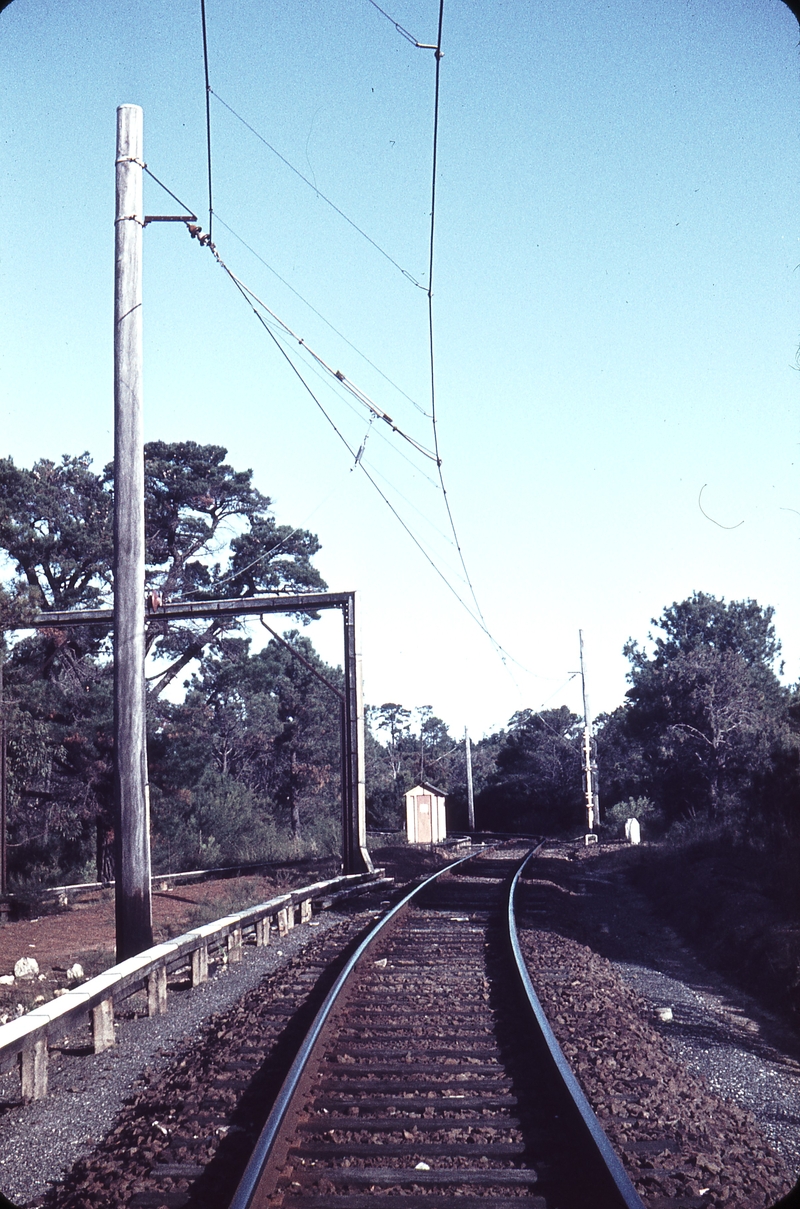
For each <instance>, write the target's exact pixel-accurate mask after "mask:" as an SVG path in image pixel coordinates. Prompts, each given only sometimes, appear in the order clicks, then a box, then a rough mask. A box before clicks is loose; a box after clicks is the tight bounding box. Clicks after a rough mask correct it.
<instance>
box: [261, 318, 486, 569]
mask: <svg viewBox="0 0 800 1209" xmlns="http://www.w3.org/2000/svg"><path fill="white" fill-rule="evenodd" d="M248 302H250V300H249V299H248ZM250 305H251V307H252V302H250ZM257 314H258V313H257ZM258 318H259V321H260V322H261V324H262V326H263V327H265V328H266V329H267V330H268V331H269V333H270V335H271V336H272V338H273V340H276V341H278V342H279V343H280V344H281V348H282V351H283V343H282V340H283V333H282V332H281V331H280V330H278V331H275V330H274V329H273V327H272V325H271V324H270V323H269V321H268V320H267V319H265V318H264V316H263V315H261V314H258ZM307 369H308V370H310V372H311V373H313V374H315V375H316V376H317V377H318V378H319V379H320V381H321V382H322V383H323V385H324V386H326V387H327V388H328V389H330V390H333V383H332V382H331V381H330V379H329V378H328V377H325V376H323V375H322V374H321V373H319V371H318V369H317V367H316V366H315V364H314V363H313V362H312V363H311V364H310V365H308V366H307ZM304 385H305V386H306V389H308V387H307V383H305V382H304ZM314 398H315V402H318V400H317V399H316V396H314ZM341 401H342V402H344V404H345V406H347V407H349V408H350V410H351V411H352V412H353V414H354V415H360V413H359V412H357V411H356V409H355V408H354V407H353V406H352V405H351V404H350V403H348V401H347V399H346V398H342V400H341ZM324 414H325V415H326V418H327V419H329V417H328V416H327V413H324ZM373 419H374V417H372V416H371V417H370V423H372V420H373ZM377 435H378V436H379V437H381V438H382V439H383V440H384V442H385V443H386V444H387V446H388V448H389V449H390V450H391V451H392V452H393V453H395V454H398V455H399V456H400V457H402V458H403V460H404V461H406V462H408V464H409V465H410V466H411V468H412V470H413V471H414V472H415V474H419V475H421V476H422V477H423V478H424V479H425V480H426V482H428V483H429V484H430V485H431V486H432V487H434V488H435V489H436V490H437V491H438V490H439V485H438V483H436V482H435V480H434V479H432V478H431V477H430V476H429V475H427V474H426V473H425V471H424V470H422V468H421V467H419V466H416V465H415V464H414V463H413V462H412V461H411V459H410V458H408V457H407V456H406V455H405V453H403V451H402V449H399V448H397V446H395V445H393V444H392V443H391V442H389V441H387V438H386V436H385V434H383V433H380V432H379V433H378V434H377ZM348 449H350V446H349V444H348ZM351 452H352V450H351ZM362 454H363V451H362ZM361 461H362V459H361V458H359V457H358V452H356V454H355V459H354V464H353V466H351V468H350V469H351V470H354V469H355V467H356V465H359V464H360V463H361ZM372 471H373V474H375V475H376V476H377V477H378V478H380V479H381V480H382V481H383V482H384V483H385V484H386V486H387V487H388V488H389V489H390V490H392V491H394V492H395V493H396V494H397V495H398V496H399V497H400V499H401V500H403V502H404V503H405V504H407V505H408V507H409V508H411V509H412V511H414V512H416V513H417V515H418V516H419V517H420V518H421V519H422V520H423V521H424V522H425V524H426V525H428V526H429V527H430V528H431V529H432V530H433V531H434V533H435V534H436V535H437V537H439V538H441V540H442V541H443V542H445V543H446V544H447V545H449V546H451V547H453V548H455V547H454V543H453V540H452V538H451V537H448V535H447V534H446V533H445V532H444V531H443V530H441V529H439V528H438V527H437V525H436V524H435V523H434V522H433V521H432V520H431V518H430V517H429V516H427V515H426V513H424V512H423V511H422V509H420V508H419V507H418V506H417V505H416V504H414V503H413V502H412V501H411V500H409V498H408V497H407V496H406V495H405V494H404V493H403V492H402V491H401V490H400V488H399V487H398V486H397V485H396V484H395V483H392V482H391V481H390V480H389V479H388V478H387V477H386V476H385V475H383V474H381V473H380V471H379V470H377V469H376V468H375V467H374V466H373V467H372ZM420 540H422V539H420ZM454 573H455V574H456V576H457V577H458V578H459V579H461V580H462V582H464V584H465V586H466V580H464V578H463V575H462V574H461V572H460V571H458V572H454Z"/></svg>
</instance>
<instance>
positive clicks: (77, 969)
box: [67, 961, 86, 982]
mask: <svg viewBox="0 0 800 1209" xmlns="http://www.w3.org/2000/svg"><path fill="white" fill-rule="evenodd" d="M85 977H86V975H85V974H84V972H83V966H82V965H81V963H80V962H79V961H76V962H75V964H74V965H73V966H70V967H69V969H68V970H67V982H80V981H81V980H82V979H83V978H85Z"/></svg>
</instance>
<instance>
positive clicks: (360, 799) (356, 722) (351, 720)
mask: <svg viewBox="0 0 800 1209" xmlns="http://www.w3.org/2000/svg"><path fill="white" fill-rule="evenodd" d="M355 614H356V594H355V592H349V593H348V594H347V597H346V599H345V604H344V607H343V608H342V619H343V621H344V703H343V707H342V865H343V867H344V872H345V873H372V872H373V869H374V866H373V864H372V858H371V857H370V855H369V852H368V851H367V810H366V784H365V774H364V697H363V692H362V685H361V652H360V650H359V646H358V641H357V632H356V615H355Z"/></svg>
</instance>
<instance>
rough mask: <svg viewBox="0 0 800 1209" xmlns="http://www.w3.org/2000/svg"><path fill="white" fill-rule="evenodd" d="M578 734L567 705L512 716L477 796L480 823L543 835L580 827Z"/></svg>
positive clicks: (577, 723)
mask: <svg viewBox="0 0 800 1209" xmlns="http://www.w3.org/2000/svg"><path fill="white" fill-rule="evenodd" d="M580 737H581V720H580V718H579V717H578V716H577V715H576V714H573V713H571V712H570V710H568V709H567V707H566V706H565V705H562V706H561V707H560V708H559V709H548V710H542V711H541V712H539V713H536V712H534V711H533V710H530V709H525V710H520V711H519V712H518V713H516V714H514V716H513V717H512V719H511V721H510V722H509V727H508V731H507V732H506V733H505V734H504V736H503V738H502V740H501V742H500V744H499V747H498V749H497V755H496V762H495V772H494V774H493V775H492V776H491V777H490V779H489V783H488V785H487V786H486V788H485V789H484V790H483V792H482V793H481V794H480V795H479V798H478V821H479V824H480V826H482V827H486V828H490V829H494V830H500V831H513V830H521V831H526V832H529V833H546V834H554V833H557V832H560V831H563V830H564V829H565V828H571V827H575V826H579V825H580V821H581V818H582V815H581V810H582V802H583V794H582V788H581V754H580Z"/></svg>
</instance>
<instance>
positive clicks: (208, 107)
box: [200, 0, 214, 238]
mask: <svg viewBox="0 0 800 1209" xmlns="http://www.w3.org/2000/svg"><path fill="white" fill-rule="evenodd" d="M200 20H201V22H202V26H203V67H204V69H205V77H206V163H207V165H208V234H209V238H210V237H211V234H212V230H213V221H214V197H213V192H212V188H211V81H210V79H209V75H208V33H207V30H206V0H200Z"/></svg>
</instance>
